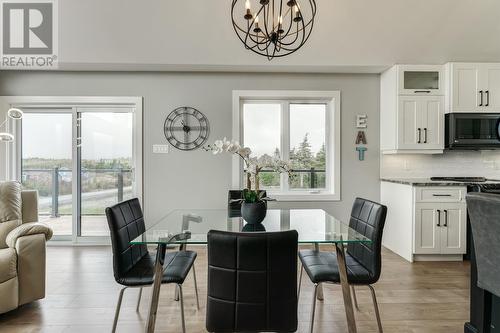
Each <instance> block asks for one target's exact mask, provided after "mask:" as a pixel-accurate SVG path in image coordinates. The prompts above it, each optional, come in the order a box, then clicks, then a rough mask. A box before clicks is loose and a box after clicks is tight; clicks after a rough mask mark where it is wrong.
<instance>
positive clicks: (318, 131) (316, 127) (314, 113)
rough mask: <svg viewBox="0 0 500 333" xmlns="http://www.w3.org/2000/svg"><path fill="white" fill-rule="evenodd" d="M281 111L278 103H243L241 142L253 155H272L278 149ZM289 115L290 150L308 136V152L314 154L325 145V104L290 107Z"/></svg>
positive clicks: (292, 105)
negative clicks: (242, 141) (309, 150)
mask: <svg viewBox="0 0 500 333" xmlns="http://www.w3.org/2000/svg"><path fill="white" fill-rule="evenodd" d="M280 111H281V104H278V103H276V104H271V103H267V104H263V103H262V104H261V103H248V104H244V106H243V123H244V139H243V140H244V144H245V146H247V147H249V148H250V149H251V150H252V152H253V156H261V155H263V154H269V155H271V154H273V153H274V151H275V149H276V148H278V149H279V148H280V140H281V133H280V127H281V125H280V123H281V115H280ZM290 112H291V116H290V130H291V133H290V149H293V148H296V149H298V148H299V146H300V144H301V143H302V142H303V140H304V137H305V135H306V134H307V137H308V141H309V144H310V145H311V151H312V152H313V153H314V154H316V153H317V152H318V151H320V149H321V147H322V146H323V145H324V144H325V123H326V119H325V112H326V106H325V104H291V105H290ZM271 156H272V155H271Z"/></svg>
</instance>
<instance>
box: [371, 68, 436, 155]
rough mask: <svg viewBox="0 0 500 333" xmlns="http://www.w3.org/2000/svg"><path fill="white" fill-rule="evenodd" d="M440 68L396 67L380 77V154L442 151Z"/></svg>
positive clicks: (433, 152) (434, 152)
mask: <svg viewBox="0 0 500 333" xmlns="http://www.w3.org/2000/svg"><path fill="white" fill-rule="evenodd" d="M443 72H444V71H443V66H409V65H397V66H394V67H392V68H391V69H389V70H387V71H385V72H384V73H382V75H381V82H380V92H381V95H380V148H381V151H382V153H384V154H408V153H410V154H440V153H442V152H443V149H444V96H443V93H444V90H445V89H444V88H443V86H444V84H443V80H442V78H443V77H444V75H443Z"/></svg>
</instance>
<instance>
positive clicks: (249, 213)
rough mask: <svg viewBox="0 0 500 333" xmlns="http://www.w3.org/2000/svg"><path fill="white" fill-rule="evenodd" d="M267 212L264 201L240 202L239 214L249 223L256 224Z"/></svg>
mask: <svg viewBox="0 0 500 333" xmlns="http://www.w3.org/2000/svg"><path fill="white" fill-rule="evenodd" d="M266 213H267V204H266V202H265V201H257V202H243V203H242V204H241V216H242V217H243V219H244V220H245V221H246V222H247V223H249V224H258V223H261V222H262V221H264V218H265V217H266Z"/></svg>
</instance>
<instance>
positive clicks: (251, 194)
mask: <svg viewBox="0 0 500 333" xmlns="http://www.w3.org/2000/svg"><path fill="white" fill-rule="evenodd" d="M205 150H206V151H211V152H212V153H213V154H214V155H217V154H221V153H230V154H233V155H237V156H239V157H240V158H241V159H242V160H243V162H244V164H245V169H244V171H245V174H246V176H247V177H246V179H247V186H246V189H245V190H244V200H245V201H246V202H257V201H261V200H266V199H267V200H269V198H263V197H262V195H263V194H262V193H263V192H261V191H260V189H259V185H260V184H259V173H260V172H261V171H262V170H266V171H268V170H271V171H274V172H277V173H285V172H286V173H287V174H288V175H289V176H290V177H291V176H292V174H291V172H292V169H291V167H290V165H289V164H288V163H287V162H286V161H283V160H282V159H280V157H279V156H274V157H271V156H269V155H263V156H261V157H259V158H256V157H251V154H252V150H251V149H250V148H248V147H243V146H241V145H240V144H239V142H238V141H235V140H228V139H226V138H224V139H222V140H216V141H215V142H214V144H213V145H208V146H206V147H205ZM252 183H253V185H254V186H253V189H252Z"/></svg>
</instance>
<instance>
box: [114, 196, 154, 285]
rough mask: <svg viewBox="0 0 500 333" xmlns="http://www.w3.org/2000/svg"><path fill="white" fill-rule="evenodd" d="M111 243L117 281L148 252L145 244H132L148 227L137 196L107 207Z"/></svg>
mask: <svg viewBox="0 0 500 333" xmlns="http://www.w3.org/2000/svg"><path fill="white" fill-rule="evenodd" d="M106 217H107V219H108V225H109V231H110V233H111V245H112V247H113V272H114V275H115V279H116V280H117V281H119V280H120V278H121V277H122V276H123V274H125V273H126V272H128V271H129V270H130V269H131V268H132V267H133V266H134V265H135V264H136V263H137V262H138V261H139V260H140V259H141V258H142V257H144V256H145V255H147V254H148V249H147V247H146V245H144V244H134V245H132V244H130V241H131V240H133V239H135V238H136V237H138V236H139V235H140V234H142V233H143V232H144V231H145V230H146V227H145V225H144V218H143V214H142V209H141V205H140V203H139V200H138V199H137V198H134V199H130V200H126V201H123V202H120V203H118V204H116V205H114V206H112V207H108V208H106Z"/></svg>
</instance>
